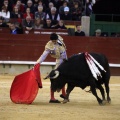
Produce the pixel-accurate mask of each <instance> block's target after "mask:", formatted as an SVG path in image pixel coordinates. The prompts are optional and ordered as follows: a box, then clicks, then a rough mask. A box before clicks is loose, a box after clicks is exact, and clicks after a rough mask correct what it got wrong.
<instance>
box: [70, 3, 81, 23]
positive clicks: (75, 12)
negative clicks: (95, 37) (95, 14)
mask: <svg viewBox="0 0 120 120" xmlns="http://www.w3.org/2000/svg"><path fill="white" fill-rule="evenodd" d="M71 13H72V20H75V21H80V20H81V16H82V8H80V7H79V4H78V2H76V3H75V4H74V6H73V7H72V8H71Z"/></svg>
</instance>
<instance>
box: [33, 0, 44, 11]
mask: <svg viewBox="0 0 120 120" xmlns="http://www.w3.org/2000/svg"><path fill="white" fill-rule="evenodd" d="M38 6H42V7H43V12H45V11H46V6H45V4H44V3H43V1H42V0H39V1H38V4H37V5H36V6H35V12H36V11H37V10H38Z"/></svg>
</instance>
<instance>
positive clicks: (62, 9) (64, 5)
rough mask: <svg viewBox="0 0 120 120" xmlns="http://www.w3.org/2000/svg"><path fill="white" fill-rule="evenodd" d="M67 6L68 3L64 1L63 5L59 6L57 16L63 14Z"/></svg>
mask: <svg viewBox="0 0 120 120" xmlns="http://www.w3.org/2000/svg"><path fill="white" fill-rule="evenodd" d="M67 6H68V2H67V1H64V2H63V5H62V6H60V8H59V14H63V13H64V8H65V7H67Z"/></svg>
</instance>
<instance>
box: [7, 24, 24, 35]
mask: <svg viewBox="0 0 120 120" xmlns="http://www.w3.org/2000/svg"><path fill="white" fill-rule="evenodd" d="M9 28H10V33H11V34H22V33H21V28H19V27H18V26H16V25H15V23H10V25H9Z"/></svg>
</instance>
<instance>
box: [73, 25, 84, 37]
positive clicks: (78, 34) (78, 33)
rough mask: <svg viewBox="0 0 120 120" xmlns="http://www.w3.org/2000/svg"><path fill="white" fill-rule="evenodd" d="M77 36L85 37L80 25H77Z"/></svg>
mask: <svg viewBox="0 0 120 120" xmlns="http://www.w3.org/2000/svg"><path fill="white" fill-rule="evenodd" d="M75 36H85V32H84V31H82V30H81V26H80V25H76V31H75Z"/></svg>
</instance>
